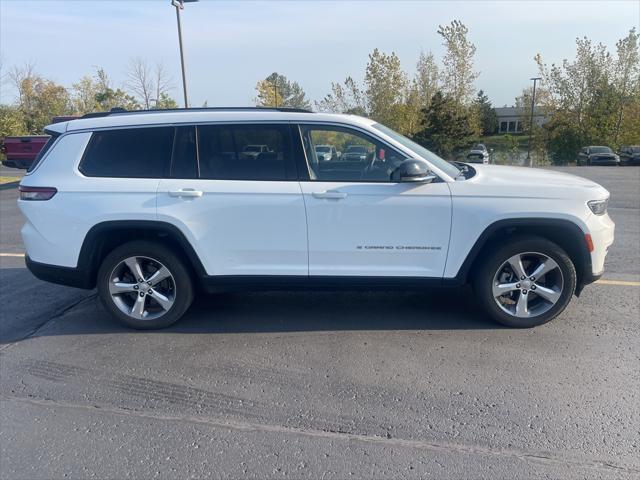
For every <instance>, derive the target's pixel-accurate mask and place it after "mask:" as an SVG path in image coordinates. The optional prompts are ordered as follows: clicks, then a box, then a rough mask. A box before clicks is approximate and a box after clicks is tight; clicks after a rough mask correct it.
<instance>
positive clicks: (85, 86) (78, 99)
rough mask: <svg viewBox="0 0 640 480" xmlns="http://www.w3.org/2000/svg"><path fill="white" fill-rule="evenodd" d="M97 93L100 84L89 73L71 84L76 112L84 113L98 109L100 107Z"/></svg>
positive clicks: (72, 99) (72, 100)
mask: <svg viewBox="0 0 640 480" xmlns="http://www.w3.org/2000/svg"><path fill="white" fill-rule="evenodd" d="M97 94H98V86H97V84H96V82H94V80H93V78H91V77H90V76H88V75H85V76H84V77H82V78H81V79H80V80H78V82H76V83H74V84H73V85H71V105H72V107H73V111H74V113H75V114H77V115H84V114H85V113H89V112H94V111H96V110H97V109H98V102H97V100H96V96H97Z"/></svg>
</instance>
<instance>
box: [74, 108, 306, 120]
mask: <svg viewBox="0 0 640 480" xmlns="http://www.w3.org/2000/svg"><path fill="white" fill-rule="evenodd" d="M260 110H264V111H272V112H294V113H313V112H312V111H311V110H306V109H304V108H289V107H198V108H152V109H149V110H125V109H124V108H119V107H115V108H112V109H111V110H109V111H108V112H91V113H85V114H84V115H83V116H82V117H80V118H98V117H108V116H110V115H133V114H138V113H169V112H225V111H228V112H234V111H240V112H242V111H260Z"/></svg>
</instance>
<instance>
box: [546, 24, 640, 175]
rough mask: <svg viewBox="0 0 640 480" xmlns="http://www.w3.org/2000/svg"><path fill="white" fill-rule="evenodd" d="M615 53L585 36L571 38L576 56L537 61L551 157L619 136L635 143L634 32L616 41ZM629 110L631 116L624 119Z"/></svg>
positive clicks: (638, 99)
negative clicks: (553, 61)
mask: <svg viewBox="0 0 640 480" xmlns="http://www.w3.org/2000/svg"><path fill="white" fill-rule="evenodd" d="M616 47H617V52H616V53H617V55H616V56H615V57H614V56H612V55H611V53H610V52H609V51H608V50H607V48H606V46H605V45H603V44H597V45H594V44H593V43H592V42H591V40H589V39H588V38H586V37H583V38H578V39H576V56H575V59H573V60H571V61H570V60H567V59H565V60H564V61H563V62H562V64H561V65H555V64H551V65H550V66H549V65H546V64H545V63H544V62H543V60H542V56H541V55H540V54H538V55H536V57H535V60H536V62H537V64H538V67H539V70H540V73H541V77H542V82H543V83H542V85H543V87H544V91H546V97H545V98H543V99H541V102H540V104H541V106H542V108H543V109H544V110H545V111H546V113H547V114H548V115H549V116H550V121H549V122H548V124H547V125H546V126H545V129H546V131H547V132H548V142H549V148H550V150H551V153H552V154H553V156H554V161H556V162H559V163H562V162H565V161H568V160H571V159H573V158H575V154H576V151H577V150H578V149H579V148H580V147H582V146H585V145H593V144H604V145H610V146H612V147H614V148H615V147H617V146H619V145H620V142H621V141H623V139H624V141H625V142H631V143H640V128H639V127H638V126H637V125H638V122H637V115H636V114H635V112H637V111H638V110H639V109H640V78H639V77H640V71H639V70H640V63H639V62H640V60H639V56H638V34H637V33H636V31H635V29H632V30H630V32H629V34H628V35H627V37H625V38H624V39H622V40H620V41H619V42H618V43H617V45H616ZM627 115H629V119H630V121H628V120H627Z"/></svg>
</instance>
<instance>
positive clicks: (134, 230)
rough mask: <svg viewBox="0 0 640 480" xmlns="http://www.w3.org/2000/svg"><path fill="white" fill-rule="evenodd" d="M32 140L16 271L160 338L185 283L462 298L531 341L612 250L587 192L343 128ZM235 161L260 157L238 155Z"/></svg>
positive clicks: (144, 126)
mask: <svg viewBox="0 0 640 480" xmlns="http://www.w3.org/2000/svg"><path fill="white" fill-rule="evenodd" d="M47 133H48V134H49V135H52V137H53V138H54V140H53V144H52V145H51V147H50V148H48V150H47V151H46V153H45V154H44V155H43V156H42V157H41V158H40V159H39V162H38V163H37V165H35V166H34V167H33V168H32V169H31V171H30V172H29V173H28V174H27V175H26V176H25V177H24V178H23V180H22V182H21V185H20V199H19V201H18V203H19V206H20V209H21V210H22V212H23V213H24V215H25V217H26V219H27V221H26V224H25V225H24V227H23V229H22V236H23V239H24V243H25V245H26V249H27V256H26V262H27V266H28V267H29V269H30V270H31V271H32V272H33V273H34V274H35V275H36V276H37V277H39V278H41V279H44V280H48V281H52V282H56V283H61V284H66V285H72V286H75V287H81V288H94V287H97V290H98V292H99V296H100V298H101V300H102V302H103V303H104V306H105V307H106V309H107V310H108V311H109V312H111V313H112V314H113V315H114V316H115V317H116V318H118V319H119V320H121V321H122V322H124V323H125V324H127V325H129V326H131V327H134V328H160V327H166V326H168V325H171V324H172V323H174V322H175V321H176V320H178V319H179V318H180V317H181V316H182V315H183V314H184V313H185V311H186V310H187V308H188V307H189V305H190V304H191V301H192V299H193V296H194V292H195V291H196V288H195V287H196V285H200V286H202V287H203V289H204V290H205V291H220V290H229V289H287V288H295V289H301V288H308V289H313V288H325V289H326V288H329V289H354V288H364V289H376V288H385V289H389V288H425V287H429V286H448V285H464V284H467V283H470V284H472V285H473V287H474V289H475V293H476V295H477V298H478V301H479V304H480V305H481V306H482V308H483V309H484V310H485V311H486V312H487V314H488V315H490V316H491V317H492V318H494V319H495V320H497V321H498V322H501V323H503V324H505V325H509V326H513V327H531V326H535V325H540V324H542V323H545V322H548V321H549V320H551V319H552V318H554V317H555V316H557V315H558V314H559V313H561V312H562V311H563V310H564V309H565V307H566V306H567V304H568V303H569V301H570V300H571V298H572V296H573V295H574V294H579V293H580V291H581V290H582V288H583V286H584V285H586V284H588V283H590V282H593V281H594V279H596V278H598V276H599V275H601V274H602V272H603V268H604V260H605V255H606V253H607V249H608V248H609V246H610V245H611V243H612V242H613V232H614V224H613V222H612V221H611V219H610V218H609V216H608V214H607V202H608V198H609V193H608V192H607V191H606V190H605V189H604V188H602V187H601V186H600V185H597V184H596V183H593V182H592V181H589V180H585V179H582V178H579V177H575V176H572V175H567V174H562V173H557V172H551V171H545V170H538V169H526V170H525V169H522V168H518V167H504V166H494V165H473V166H471V165H464V164H462V165H460V167H461V168H458V166H456V165H454V164H451V163H448V162H446V161H444V160H442V159H441V158H439V157H437V156H436V155H434V154H433V153H431V152H430V151H428V150H426V149H425V148H423V147H421V146H420V145H418V144H416V143H414V142H412V141H411V140H409V139H407V138H405V137H403V136H402V135H399V134H398V133H396V132H394V131H393V130H391V129H389V128H387V127H385V126H383V125H380V124H378V123H376V122H374V121H373V120H369V119H366V118H361V117H357V116H351V115H331V114H318V113H310V112H304V111H283V110H282V109H279V110H278V109H253V110H252V109H190V110H177V111H170V110H168V111H162V112H127V113H120V112H118V113H104V114H92V115H88V116H86V118H83V119H80V120H73V121H69V122H65V123H60V124H55V125H51V126H49V127H48V128H47ZM329 143H331V144H332V145H334V146H335V147H336V149H337V150H339V151H343V152H347V154H346V155H343V156H342V157H341V158H340V159H338V158H332V159H330V160H326V158H324V159H322V161H320V159H319V158H318V155H317V153H316V152H317V150H316V148H315V146H317V145H327V144H329ZM249 145H265V146H266V149H265V151H264V152H261V153H260V154H259V155H256V156H247V155H243V152H245V151H246V147H247V146H249ZM353 146H359V147H358V151H359V153H358V155H354V156H349V153H348V152H350V151H352V150H354V148H353ZM350 147H351V149H350Z"/></svg>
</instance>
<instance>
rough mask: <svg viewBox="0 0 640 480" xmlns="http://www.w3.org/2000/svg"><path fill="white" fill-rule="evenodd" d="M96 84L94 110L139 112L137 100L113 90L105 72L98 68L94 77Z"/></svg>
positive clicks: (121, 91)
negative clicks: (117, 109) (121, 109)
mask: <svg viewBox="0 0 640 480" xmlns="http://www.w3.org/2000/svg"><path fill="white" fill-rule="evenodd" d="M95 82H96V87H97V90H96V109H97V110H98V111H108V110H111V109H112V108H124V109H126V110H139V109H140V104H139V103H138V102H137V100H136V99H135V98H134V97H133V96H131V95H129V94H128V93H126V92H125V91H123V90H121V89H120V88H116V89H114V88H113V87H112V85H111V80H110V79H109V76H108V75H107V72H105V71H104V69H102V68H98V70H97V71H96V75H95Z"/></svg>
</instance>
